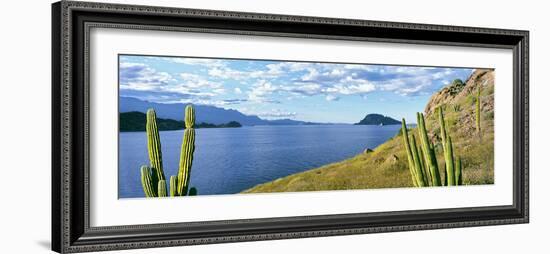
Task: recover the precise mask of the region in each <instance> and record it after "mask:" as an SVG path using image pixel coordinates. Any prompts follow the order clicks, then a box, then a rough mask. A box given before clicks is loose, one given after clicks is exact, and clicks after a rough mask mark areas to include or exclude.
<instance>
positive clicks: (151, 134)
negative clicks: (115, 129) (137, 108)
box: [145, 109, 166, 192]
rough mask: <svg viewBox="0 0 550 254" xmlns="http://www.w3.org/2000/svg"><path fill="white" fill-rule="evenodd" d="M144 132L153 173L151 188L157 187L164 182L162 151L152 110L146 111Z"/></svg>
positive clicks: (155, 116)
mask: <svg viewBox="0 0 550 254" xmlns="http://www.w3.org/2000/svg"><path fill="white" fill-rule="evenodd" d="M145 131H146V134H147V151H148V153H149V161H150V163H151V171H152V172H153V175H152V180H153V186H157V185H158V182H159V181H160V180H165V177H164V171H163V169H162V149H161V146H160V135H159V130H158V127H157V114H156V113H155V110H153V109H149V110H147V123H146V125H145ZM165 192H166V190H165Z"/></svg>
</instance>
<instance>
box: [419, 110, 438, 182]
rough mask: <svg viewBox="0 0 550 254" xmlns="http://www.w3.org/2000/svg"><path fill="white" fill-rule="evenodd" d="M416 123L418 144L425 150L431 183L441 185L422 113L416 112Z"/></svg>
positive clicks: (433, 151) (433, 150) (435, 158)
mask: <svg viewBox="0 0 550 254" xmlns="http://www.w3.org/2000/svg"><path fill="white" fill-rule="evenodd" d="M416 117H417V123H418V127H417V129H418V136H419V138H420V144H421V145H422V149H423V150H424V151H425V153H424V157H425V161H426V162H427V164H428V165H427V167H429V172H430V177H431V183H432V185H433V186H441V178H440V176H439V167H438V165H437V157H436V156H435V149H434V148H433V145H432V144H431V142H430V141H429V140H428V133H427V131H426V124H425V122H424V115H423V114H422V113H417V114H416Z"/></svg>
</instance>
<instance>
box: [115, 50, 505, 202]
mask: <svg viewBox="0 0 550 254" xmlns="http://www.w3.org/2000/svg"><path fill="white" fill-rule="evenodd" d="M118 68H119V70H118V74H119V77H118V89H119V105H118V107H119V108H118V111H119V119H118V120H119V135H118V197H119V198H144V197H146V198H154V197H177V196H196V195H221V194H246V193H280V192H302V191H338V190H340V191H342V190H364V189H380V188H418V187H433V188H436V187H441V188H449V187H450V186H455V187H456V189H453V191H460V188H467V186H468V185H487V184H494V89H495V88H494V85H495V84H494V75H495V73H494V70H493V69H480V68H477V69H476V68H468V67H434V66H403V65H391V64H388V65H382V64H368V63H329V62H298V61H281V60H263V59H226V58H197V57H183V56H182V57H180V56H147V55H119V65H118ZM458 186H460V187H458Z"/></svg>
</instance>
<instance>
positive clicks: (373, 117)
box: [355, 114, 401, 125]
mask: <svg viewBox="0 0 550 254" xmlns="http://www.w3.org/2000/svg"><path fill="white" fill-rule="evenodd" d="M394 124H401V122H400V121H397V120H395V119H393V118H391V117H389V116H383V115H380V114H368V115H366V116H365V118H363V120H361V121H359V122H358V123H356V124H355V125H394Z"/></svg>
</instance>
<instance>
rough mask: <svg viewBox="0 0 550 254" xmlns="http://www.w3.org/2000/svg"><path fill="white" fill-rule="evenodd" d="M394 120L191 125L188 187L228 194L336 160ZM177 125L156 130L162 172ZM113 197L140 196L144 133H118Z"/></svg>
mask: <svg viewBox="0 0 550 254" xmlns="http://www.w3.org/2000/svg"><path fill="white" fill-rule="evenodd" d="M400 127H401V126H400V125H389V126H367V125H308V126H254V127H242V128H218V129H197V130H196V140H195V145H196V149H195V158H194V160H193V168H192V171H191V186H195V187H197V189H198V192H199V195H205V194H230V193H237V192H240V191H242V190H245V189H248V188H251V187H253V186H255V185H257V184H260V183H264V182H268V181H271V180H274V179H277V178H279V177H283V176H286V175H290V174H293V173H297V172H302V171H305V170H308V169H312V168H316V167H319V166H322V165H325V164H328V163H332V162H337V161H341V160H344V159H346V158H349V157H352V156H354V155H356V154H358V153H361V152H362V151H363V150H364V149H365V148H374V147H376V146H378V145H380V144H382V143H384V141H386V140H387V139H389V138H390V137H392V136H394V135H395V134H396V133H397V131H398V130H399V128H400ZM182 136H183V130H180V131H162V132H160V138H161V142H162V155H163V162H164V173H165V174H166V177H167V178H169V177H170V176H171V175H176V173H177V170H178V169H177V168H178V163H179V154H180V146H181V140H182ZM119 146H120V147H119V149H120V150H119V180H118V181H119V185H118V186H119V197H120V198H130V197H143V196H144V194H143V190H142V188H141V179H140V173H139V168H140V166H141V165H149V158H148V155H147V140H146V137H145V132H123V133H120V136H119Z"/></svg>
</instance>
